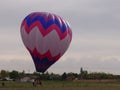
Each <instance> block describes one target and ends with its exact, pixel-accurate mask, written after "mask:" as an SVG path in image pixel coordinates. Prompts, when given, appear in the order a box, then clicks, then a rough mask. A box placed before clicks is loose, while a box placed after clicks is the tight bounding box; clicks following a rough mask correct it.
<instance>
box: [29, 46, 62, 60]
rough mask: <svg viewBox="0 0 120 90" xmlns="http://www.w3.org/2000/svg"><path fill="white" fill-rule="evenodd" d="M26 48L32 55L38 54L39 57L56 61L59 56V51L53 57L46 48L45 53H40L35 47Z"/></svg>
mask: <svg viewBox="0 0 120 90" xmlns="http://www.w3.org/2000/svg"><path fill="white" fill-rule="evenodd" d="M27 49H28V51H29V52H30V53H31V54H32V55H35V56H38V57H39V58H40V59H43V58H48V59H49V60H56V61H57V60H58V59H59V58H60V57H61V55H60V53H59V54H58V55H56V56H54V57H53V56H52V55H51V53H50V51H49V50H48V51H47V52H46V53H44V54H40V53H39V52H38V51H37V49H36V48H34V50H33V51H31V50H30V49H29V48H27Z"/></svg>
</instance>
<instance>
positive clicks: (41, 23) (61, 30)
mask: <svg viewBox="0 0 120 90" xmlns="http://www.w3.org/2000/svg"><path fill="white" fill-rule="evenodd" d="M39 18H40V17H39ZM39 18H37V19H34V20H31V23H28V22H30V20H29V19H28V20H27V19H25V20H24V21H23V23H22V25H21V26H22V27H23V26H24V27H25V30H26V32H27V33H29V32H31V30H32V29H33V28H34V27H36V26H37V27H38V28H39V30H40V32H41V33H42V35H43V36H45V35H47V34H48V33H50V32H51V31H52V30H53V28H55V29H54V30H56V32H57V33H58V35H59V37H60V39H63V38H65V36H66V35H67V33H68V34H69V35H70V36H71V39H72V32H71V29H70V28H69V26H68V24H67V23H66V22H64V23H63V21H62V20H61V22H62V24H61V25H60V23H58V20H57V19H56V20H55V21H53V20H50V21H49V22H45V20H44V19H43V18H42V19H41V18H40V19H39ZM59 22H60V21H59ZM49 23H50V24H49ZM45 25H46V26H45Z"/></svg>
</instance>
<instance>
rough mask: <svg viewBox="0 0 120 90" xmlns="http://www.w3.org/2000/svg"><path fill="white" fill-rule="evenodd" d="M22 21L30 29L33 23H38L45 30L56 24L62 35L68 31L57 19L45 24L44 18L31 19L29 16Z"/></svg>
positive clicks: (65, 25)
mask: <svg viewBox="0 0 120 90" xmlns="http://www.w3.org/2000/svg"><path fill="white" fill-rule="evenodd" d="M24 21H26V22H27V25H28V27H30V26H31V25H32V24H33V23H34V22H36V21H39V22H40V23H41V24H42V25H43V27H44V28H45V29H47V28H48V27H49V26H51V25H52V24H56V25H57V26H58V27H59V28H60V30H61V32H62V33H64V32H65V31H66V30H67V29H68V26H67V24H63V25H62V24H61V23H60V22H59V20H58V19H57V18H55V19H51V20H49V21H48V22H46V21H45V19H44V17H42V16H36V17H35V18H31V16H30V15H29V16H27V17H26V18H25V19H24Z"/></svg>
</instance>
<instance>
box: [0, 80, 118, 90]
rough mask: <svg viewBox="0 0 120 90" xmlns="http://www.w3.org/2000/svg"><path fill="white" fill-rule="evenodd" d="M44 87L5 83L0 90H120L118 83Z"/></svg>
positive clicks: (46, 84) (64, 83)
mask: <svg viewBox="0 0 120 90" xmlns="http://www.w3.org/2000/svg"><path fill="white" fill-rule="evenodd" d="M42 83H43V86H39V85H38V86H37V87H33V86H32V83H23V82H8V81H6V82H5V86H4V87H2V85H1V84H2V82H0V90H120V82H118V81H116V82H115V81H107V82H106V81H42Z"/></svg>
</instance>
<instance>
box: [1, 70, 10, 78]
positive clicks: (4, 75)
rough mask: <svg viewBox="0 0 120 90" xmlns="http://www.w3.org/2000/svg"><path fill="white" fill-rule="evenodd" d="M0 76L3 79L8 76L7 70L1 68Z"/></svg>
mask: <svg viewBox="0 0 120 90" xmlns="http://www.w3.org/2000/svg"><path fill="white" fill-rule="evenodd" d="M0 75H1V78H2V79H4V78H6V77H8V76H9V74H8V72H7V71H5V70H1V72H0Z"/></svg>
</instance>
